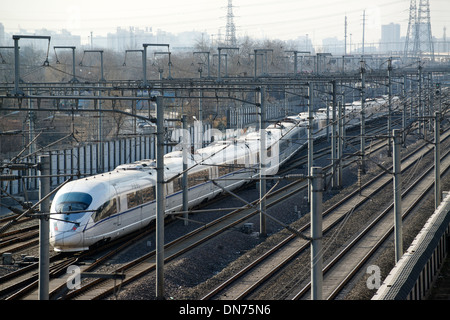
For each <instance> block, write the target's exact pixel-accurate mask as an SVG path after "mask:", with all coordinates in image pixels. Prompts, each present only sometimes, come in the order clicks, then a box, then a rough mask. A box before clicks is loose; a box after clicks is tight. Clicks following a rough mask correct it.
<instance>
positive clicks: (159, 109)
mask: <svg viewBox="0 0 450 320" xmlns="http://www.w3.org/2000/svg"><path fill="white" fill-rule="evenodd" d="M164 211H165V196H164V100H163V97H161V96H158V97H156V298H157V299H164Z"/></svg>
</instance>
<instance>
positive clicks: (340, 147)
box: [337, 102, 344, 188]
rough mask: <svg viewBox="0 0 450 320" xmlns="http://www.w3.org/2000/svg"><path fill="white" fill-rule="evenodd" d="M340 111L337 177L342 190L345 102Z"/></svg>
mask: <svg viewBox="0 0 450 320" xmlns="http://www.w3.org/2000/svg"><path fill="white" fill-rule="evenodd" d="M338 105H339V109H338V121H339V134H338V144H337V149H338V152H337V153H338V164H337V176H338V178H337V179H338V182H337V186H338V187H339V188H340V187H341V186H342V169H343V166H342V155H343V139H344V127H343V124H344V119H343V113H342V107H343V102H339V104H338Z"/></svg>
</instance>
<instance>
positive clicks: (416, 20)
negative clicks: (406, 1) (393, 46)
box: [405, 0, 434, 60]
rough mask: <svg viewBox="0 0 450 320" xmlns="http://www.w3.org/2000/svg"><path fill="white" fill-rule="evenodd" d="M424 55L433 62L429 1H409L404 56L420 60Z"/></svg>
mask: <svg viewBox="0 0 450 320" xmlns="http://www.w3.org/2000/svg"><path fill="white" fill-rule="evenodd" d="M424 54H427V55H430V56H431V59H432V60H434V46H433V37H432V34H431V18H430V1H429V0H419V7H417V3H416V0H411V4H410V7H409V23H408V31H407V33H406V43H405V56H406V57H414V58H421V57H423V56H424Z"/></svg>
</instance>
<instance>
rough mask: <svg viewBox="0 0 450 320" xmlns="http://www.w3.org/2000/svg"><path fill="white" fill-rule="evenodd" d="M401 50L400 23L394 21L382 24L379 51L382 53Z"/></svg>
mask: <svg viewBox="0 0 450 320" xmlns="http://www.w3.org/2000/svg"><path fill="white" fill-rule="evenodd" d="M401 50H402V43H401V41H400V25H399V24H396V23H390V24H385V25H382V26H381V43H380V51H381V52H382V53H393V52H398V51H401Z"/></svg>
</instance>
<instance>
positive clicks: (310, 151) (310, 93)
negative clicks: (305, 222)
mask: <svg viewBox="0 0 450 320" xmlns="http://www.w3.org/2000/svg"><path fill="white" fill-rule="evenodd" d="M308 99H309V100H308V172H311V168H312V166H313V162H314V137H313V120H314V117H313V108H314V84H313V83H312V82H310V83H309V86H308ZM310 180H311V179H308V201H309V202H311V181H310Z"/></svg>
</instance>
